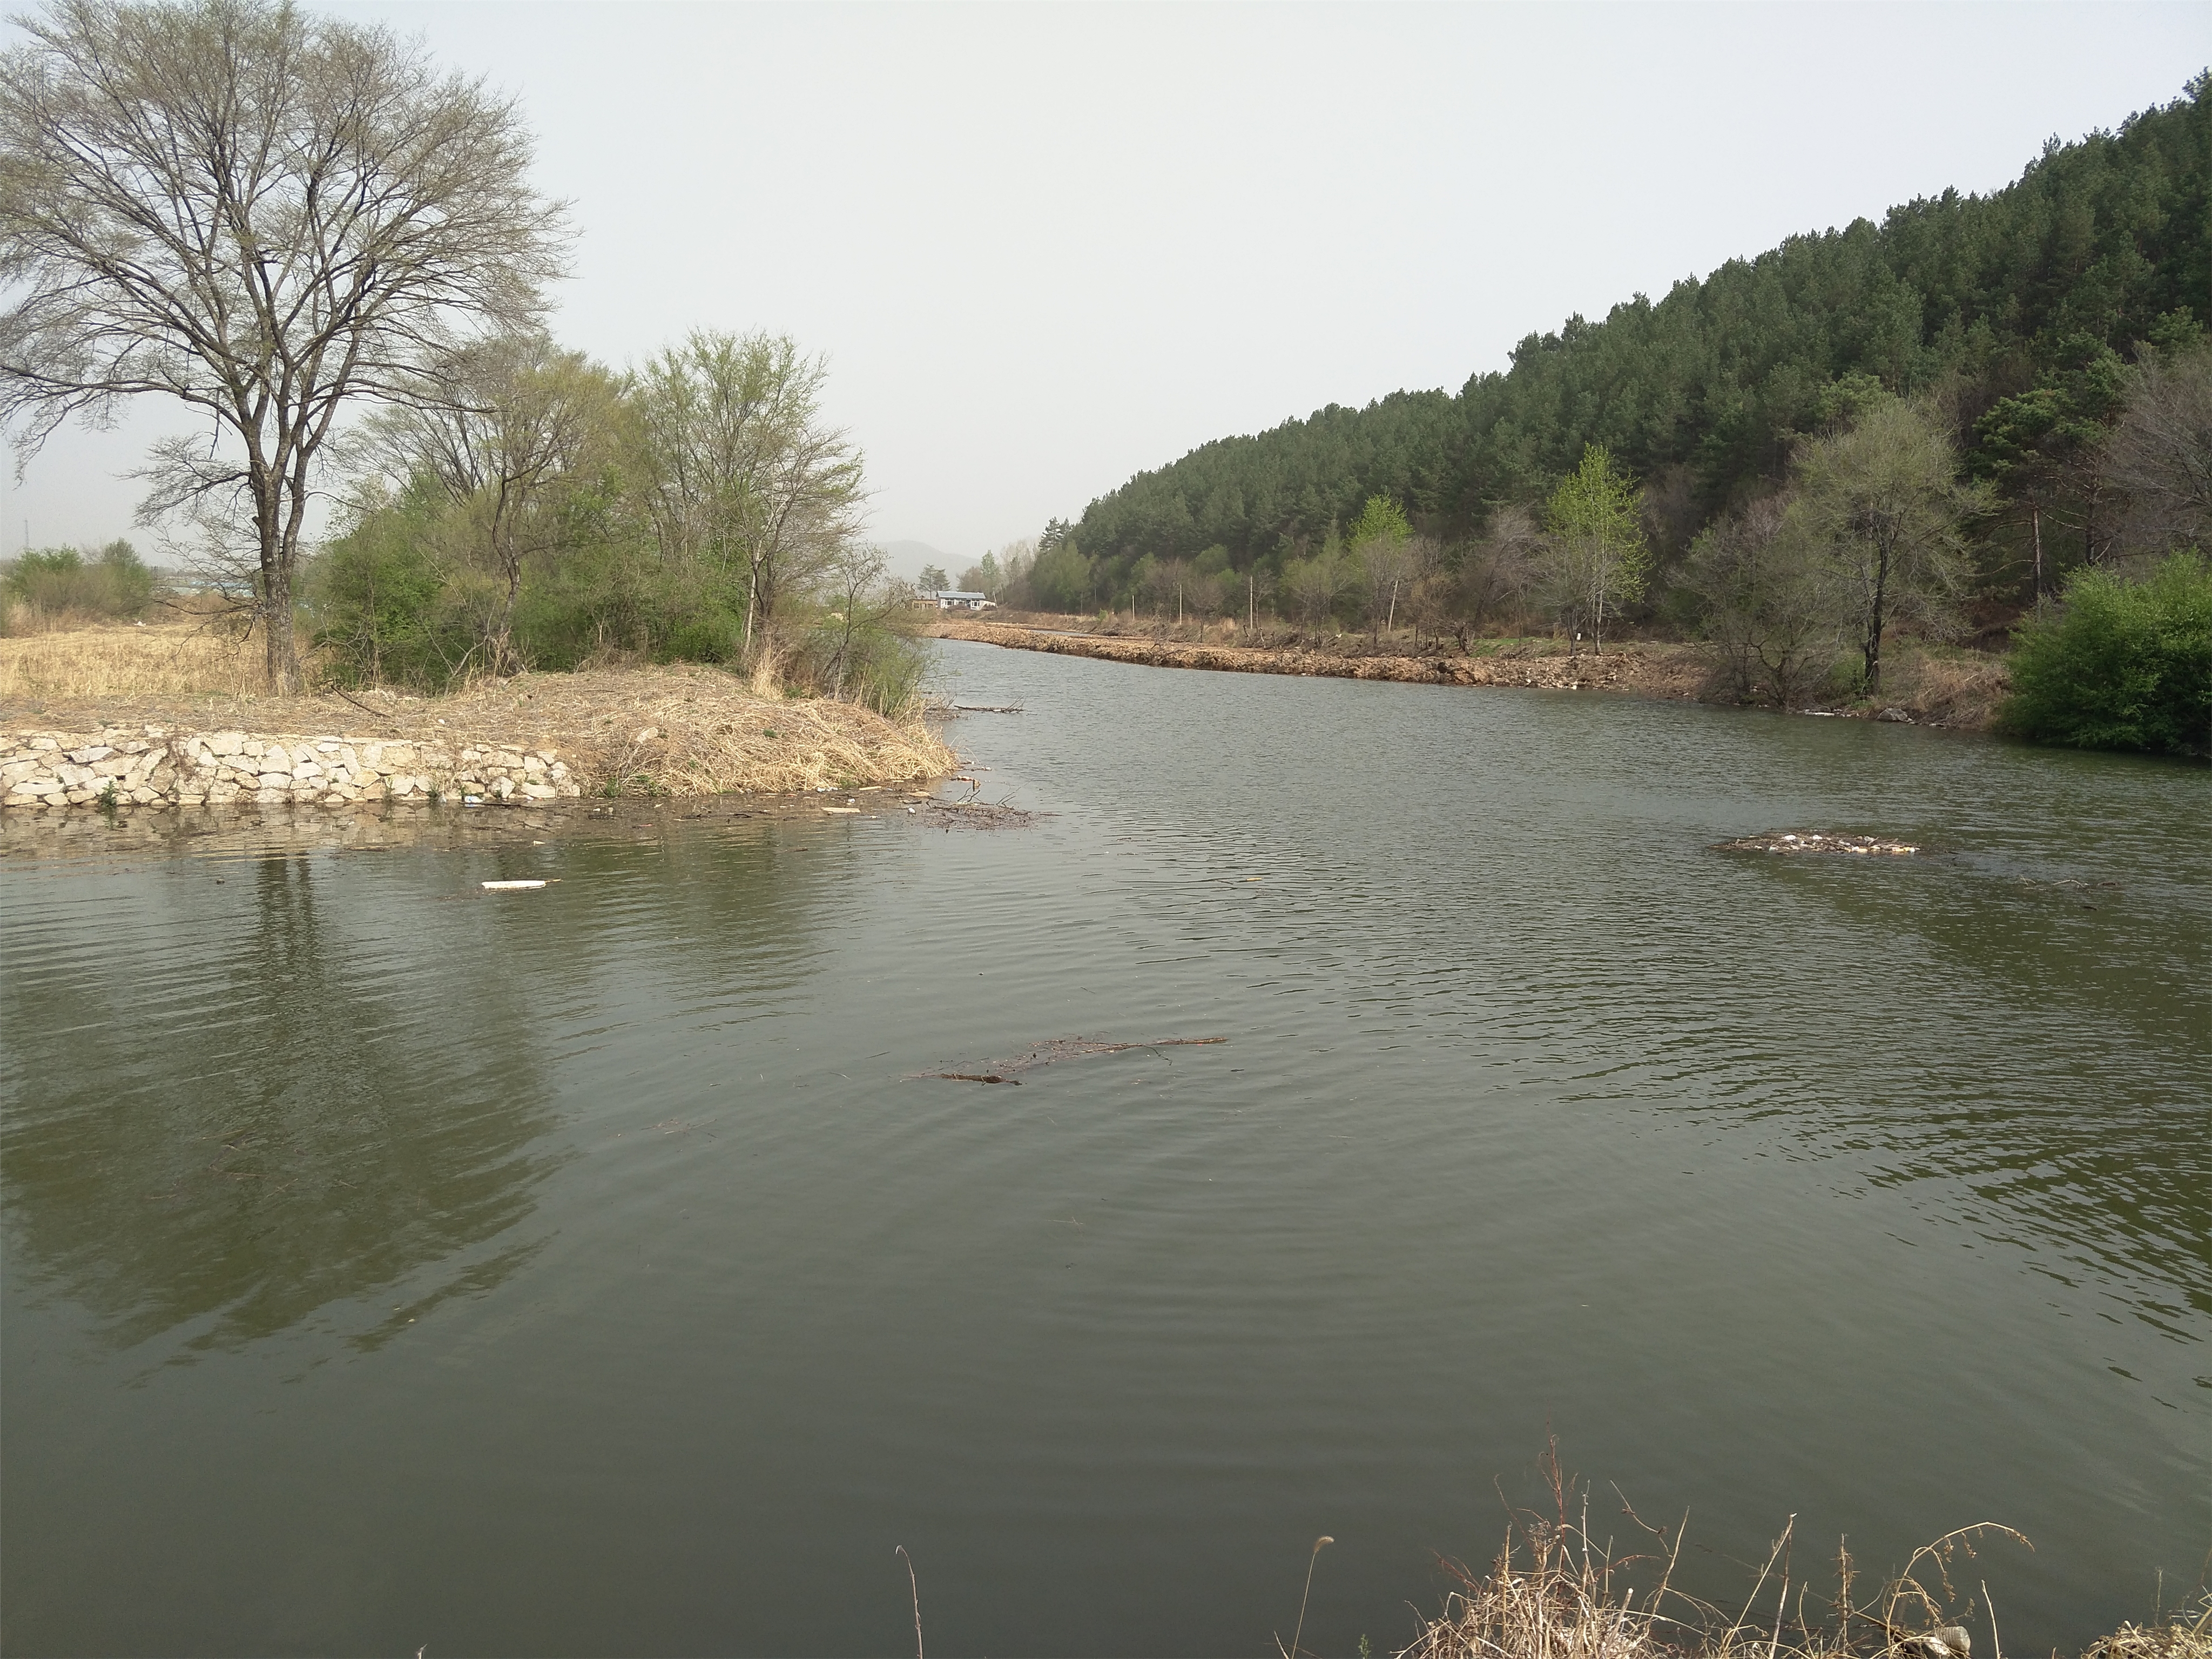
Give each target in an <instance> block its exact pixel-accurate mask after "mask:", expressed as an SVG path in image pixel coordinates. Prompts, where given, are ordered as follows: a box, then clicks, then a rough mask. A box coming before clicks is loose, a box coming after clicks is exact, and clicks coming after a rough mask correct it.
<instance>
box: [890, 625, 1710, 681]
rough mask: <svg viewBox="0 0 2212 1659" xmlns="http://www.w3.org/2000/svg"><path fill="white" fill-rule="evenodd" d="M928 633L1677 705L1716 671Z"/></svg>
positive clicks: (1505, 650) (1504, 648)
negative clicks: (1608, 694) (1619, 695)
mask: <svg viewBox="0 0 2212 1659" xmlns="http://www.w3.org/2000/svg"><path fill="white" fill-rule="evenodd" d="M924 631H925V632H927V633H928V634H930V635H933V637H935V638H938V639H951V640H977V641H982V642H983V643H984V644H987V645H1004V646H1012V647H1017V648H1018V649H1020V650H1024V651H1048V652H1052V653H1057V654H1059V655H1061V656H1068V657H1097V658H1102V659H1104V660H1106V661H1109V662H1128V663H1141V664H1144V665H1147V666H1149V667H1153V668H1212V669H1219V670H1223V671H1227V672H1230V673H1236V674H1297V675H1304V676H1309V677H1316V678H1325V679H1342V680H1400V681H1406V682H1409V683H1412V684H1423V685H1519V686H1542V687H1546V688H1547V689H1549V690H1555V691H1622V692H1627V693H1630V694H1632V695H1634V696H1644V697H1670V698H1674V699H1677V700H1680V699H1686V698H1693V697H1695V696H1698V694H1699V691H1700V690H1702V689H1703V688H1704V686H1705V682H1706V680H1707V678H1710V676H1711V669H1710V667H1709V666H1708V665H1706V664H1705V661H1704V659H1702V658H1700V657H1699V654H1698V653H1696V652H1695V651H1693V650H1692V649H1691V648H1690V647H1687V646H1679V645H1647V644H1642V643H1632V644H1630V645H1626V646H1616V647H1613V648H1611V649H1609V650H1608V651H1607V652H1606V653H1605V654H1604V655H1603V656H1601V657H1600V656H1592V655H1591V654H1589V653H1588V652H1585V653H1583V654H1582V655H1581V656H1579V657H1570V656H1567V655H1565V653H1554V652H1551V651H1547V650H1544V649H1542V648H1541V647H1537V646H1535V645H1533V644H1531V643H1530V642H1528V641H1513V642H1510V643H1507V644H1504V645H1501V646H1500V647H1498V649H1496V650H1494V651H1490V652H1485V651H1483V650H1482V649H1481V647H1480V644H1478V646H1477V647H1476V650H1475V652H1474V653H1471V654H1469V655H1466V656H1462V655H1461V654H1460V653H1459V652H1458V651H1457V650H1456V649H1451V650H1438V651H1436V652H1433V653H1422V654H1421V655H1419V656H1402V657H1399V656H1379V655H1378V656H1357V657H1355V656H1338V655H1334V654H1331V653H1327V652H1322V651H1310V650H1305V649H1303V648H1298V647H1291V648H1287V649H1284V648H1267V647H1254V646H1243V645H1211V644H1209V645H1198V644H1190V643H1184V642H1182V641H1168V640H1158V639H1147V638H1145V637H1143V636H1141V635H1139V636H1137V637H1127V636H1117V635H1097V634H1075V633H1063V632H1057V631H1046V630H1042V629H1034V628H1026V627H1023V626H1021V625H1020V624H1018V623H992V622H970V621H968V620H966V619H964V618H962V619H952V620H947V621H943V622H939V623H932V624H931V625H930V626H929V627H928V628H927V629H925V630H924Z"/></svg>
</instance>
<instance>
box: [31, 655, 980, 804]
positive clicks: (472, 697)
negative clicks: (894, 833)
mask: <svg viewBox="0 0 2212 1659" xmlns="http://www.w3.org/2000/svg"><path fill="white" fill-rule="evenodd" d="M118 636H119V637H118ZM202 657H209V661H208V662H207V663H204V664H203V663H201V662H200V661H199V659H200V658H202ZM49 664H52V665H57V666H58V665H67V667H68V670H69V671H68V672H66V673H63V672H58V671H53V670H52V669H50V668H48V667H47V665H49ZM157 670H158V671H157ZM0 739H4V741H0V748H5V749H6V750H8V751H9V753H10V755H11V756H12V757H14V758H13V759H12V761H11V763H10V765H9V772H11V773H20V774H21V775H17V776H11V777H9V779H7V780H6V781H5V783H4V786H0V798H4V799H6V800H7V801H8V802H9V804H10V805H46V806H57V805H88V804H92V803H93V802H94V801H96V800H97V799H99V798H100V797H101V796H103V795H106V796H107V797H109V798H110V799H116V798H118V797H119V798H122V799H131V798H132V797H133V796H134V794H136V793H142V792H143V793H150V794H151V795H152V796H153V797H154V799H151V800H141V801H139V802H138V804H139V805H153V804H160V805H179V804H185V803H186V802H187V801H189V800H190V799H192V798H193V797H195V796H197V799H199V800H201V801H205V800H208V799H213V798H214V796H215V795H216V794H220V795H221V797H222V799H264V796H263V793H262V792H263V791H264V790H266V791H269V792H270V793H269V794H268V795H267V796H266V799H270V800H274V799H278V798H279V797H280V796H281V797H282V798H284V799H294V800H305V799H315V800H322V799H325V797H328V798H329V799H331V800H334V801H343V800H348V799H361V798H363V797H364V796H368V797H374V798H380V797H381V796H382V795H383V794H385V793H388V792H390V790H391V787H392V781H393V779H395V778H402V779H405V780H408V781H410V787H409V788H408V789H407V790H405V791H404V792H401V793H398V794H397V795H396V796H395V797H394V798H396V799H412V798H415V797H417V796H420V797H422V798H425V799H427V798H428V796H429V795H430V794H431V793H433V792H435V793H438V794H439V795H440V796H441V797H443V796H445V795H447V794H453V795H456V796H459V795H464V794H467V793H485V794H487V795H489V793H492V791H493V790H494V789H495V787H496V784H497V781H498V780H497V776H496V775H507V776H508V777H510V779H511V781H512V784H513V789H512V793H514V794H516V795H520V793H521V792H522V787H523V785H524V783H525V782H526V781H528V782H531V783H532V784H533V785H535V786H537V787H555V788H557V789H559V790H560V792H561V793H564V794H565V793H568V791H569V789H570V788H573V789H574V790H576V791H578V792H580V793H582V794H584V795H586V796H604V795H606V794H609V793H612V794H618V795H685V796H688V795H708V794H719V793H726V792H729V791H732V790H744V791H751V792H763V793H765V792H783V791H792V790H810V791H811V790H815V789H819V788H822V787H859V786H861V785H871V784H888V783H903V782H908V781H916V780H920V779H924V778H934V777H940V776H943V775H945V774H948V773H950V772H952V771H955V770H957V767H958V757H957V756H956V755H955V754H954V753H953V751H952V750H951V749H950V748H949V747H947V746H946V745H945V743H944V742H943V741H942V740H941V739H940V738H939V737H938V736H937V735H936V734H935V733H934V732H932V731H931V730H930V729H929V728H928V727H927V726H923V725H922V724H921V723H920V722H919V721H915V722H900V721H895V720H887V719H885V718H884V717H883V716H881V715H879V714H874V713H872V712H871V711H870V710H868V709H866V708H856V707H854V706H853V705H851V704H849V703H842V702H829V701H824V700H820V699H804V700H789V699H785V698H781V697H774V696H759V695H757V694H756V693H755V692H753V691H752V690H750V689H749V688H748V687H747V686H745V685H744V684H743V683H742V682H740V681H738V679H736V678H733V677H732V676H731V675H729V674H727V673H725V672H723V671H720V670H719V669H714V668H706V667H693V666H675V667H664V668H641V669H623V670H605V671H591V672H586V673H579V674H526V675H520V676H518V677H516V678H513V679H508V680H498V681H488V682H484V683H482V684H478V685H477V686H475V687H473V688H471V690H467V691H465V692H462V693H459V694H457V695H455V696H445V697H420V696H407V695H404V694H400V693H393V692H387V691H363V692H356V693H350V694H349V693H340V692H328V693H325V694H323V695H320V696H300V697H271V696H258V695H254V694H252V692H250V691H247V690H241V689H240V680H239V678H237V677H236V676H235V675H234V674H233V673H232V672H231V671H230V669H229V668H228V667H227V666H226V665H224V664H222V663H220V662H217V661H216V659H214V658H213V657H212V656H210V653H209V648H208V647H207V645H206V642H205V641H204V638H203V637H201V636H198V635H194V634H192V633H191V631H190V630H185V629H133V630H129V631H128V632H127V633H125V631H124V630H102V631H101V632H100V633H99V634H97V635H95V634H91V633H88V634H87V635H73V636H60V635H49V636H44V637H43V638H41V639H39V640H31V641H17V640H9V641H0ZM249 745H250V746H251V747H250V748H249ZM325 745H331V746H330V747H325ZM280 748H281V749H282V750H283V751H284V757H285V759H284V764H283V766H281V767H280V766H278V765H277V764H276V750H277V749H280ZM94 750H111V751H114V752H112V753H108V754H99V755H94V754H93V752H92V751H94ZM157 750H158V751H160V752H158V753H157V752H155V751H157ZM303 751H304V752H303ZM34 755H36V756H44V757H47V758H46V760H44V761H40V762H39V763H37V764H36V765H35V766H32V769H30V770H24V769H23V768H25V767H26V766H31V765H32V757H33V756H34ZM73 755H74V756H88V757H90V758H88V759H82V760H78V759H71V758H70V757H71V756H73ZM118 756H119V757H123V758H121V759H118ZM164 756H166V757H167V759H166V762H165V761H164V759H163V757H164ZM149 757H150V758H149ZM247 760H251V761H252V762H254V763H256V764H255V766H254V768H253V769H252V776H253V780H254V781H253V782H252V784H251V785H250V786H249V785H247V784H246V781H245V780H246V767H245V764H244V763H245V762H246V761H247ZM533 761H535V762H536V763H538V764H536V765H534V766H533V765H532V764H531V763H532V762H533ZM334 762H335V763H334ZM263 763H265V764H263ZM131 764H135V765H136V766H137V770H138V772H139V773H142V774H143V775H138V776H133V777H132V778H131V781H130V783H129V785H128V787H122V786H121V783H120V778H121V776H122V775H119V774H118V775H115V776H111V775H110V774H112V773H114V771H115V769H116V767H118V765H119V766H123V767H124V769H125V774H127V773H128V772H129V770H130V765H131ZM64 766H68V767H70V768H72V769H73V770H71V771H70V772H69V773H67V774H64V773H63V772H62V770H61V768H62V767H64ZM556 766H557V767H558V768H559V769H561V771H562V774H563V775H562V776H561V777H560V778H559V780H558V781H557V783H549V782H547V781H546V780H545V777H544V775H548V774H550V772H551V771H552V769H554V768H555V767H556ZM103 769H104V770H103ZM157 774H159V775H160V778H159V782H158V783H157V782H156V781H155V777H156V775H157ZM280 775H282V777H280ZM264 778H266V779H268V780H270V781H268V782H266V783H264V782H262V781H261V780H262V779H264ZM284 778H289V782H284V781H283V779H284ZM280 782H281V783H282V787H281V788H280ZM472 782H473V783H474V784H476V785H477V788H474V789H472V788H471V783H472ZM111 783H115V784H117V785H118V787H115V788H113V789H110V788H109V787H107V786H108V785H109V784H111ZM78 797H82V799H77V798H78Z"/></svg>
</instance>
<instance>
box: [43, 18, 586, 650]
mask: <svg viewBox="0 0 2212 1659" xmlns="http://www.w3.org/2000/svg"><path fill="white" fill-rule="evenodd" d="M18 21H19V26H20V27H21V28H22V29H23V31H24V33H25V34H26V35H27V37H28V38H27V40H25V41H24V43H23V44H22V45H21V46H16V47H15V48H13V49H12V50H10V51H9V52H7V53H6V54H5V55H4V57H0V286H4V287H5V289H7V291H8V293H9V303H8V305H7V308H6V310H5V312H4V313H0V417H4V418H5V419H6V420H7V421H8V422H9V424H10V425H11V427H12V428H14V435H15V442H16V446H17V450H18V453H19V455H21V457H23V458H25V459H27V458H28V457H29V456H30V455H31V454H33V453H36V452H37V450H38V449H39V447H40V445H41V444H43V443H44V441H46V438H47V436H48V435H51V434H52V431H53V430H54V428H56V427H57V426H58V425H59V424H61V423H62V422H64V421H65V420H67V419H69V418H70V417H71V416H88V417H90V418H92V419H94V420H99V419H101V418H104V417H106V416H108V415H109V414H110V413H111V411H112V409H113V407H114V405H115V404H116V403H117V401H118V399H120V398H126V397H132V396H137V395H140V394H146V393H155V394H159V395H161V396H165V397H173V398H181V399H182V400H183V401H184V402H185V404H188V405H190V406H191V408H193V409H194V410H197V411H198V412H199V414H200V415H201V416H203V417H204V418H205V419H206V420H207V421H208V422H209V425H210V431H209V433H208V434H207V435H206V437H205V438H204V440H203V441H200V442H198V443H196V444H191V445H183V444H179V445H174V446H171V447H168V448H167V450H166V451H165V452H164V453H162V454H161V455H160V456H158V457H157V459H156V468H155V472H156V476H155V480H154V489H153V491H152V493H151V495H149V499H148V502H147V505H146V507H145V508H144V509H143V511H144V513H147V514H149V515H154V516H158V515H159V514H160V513H163V512H166V511H168V510H171V509H173V508H176V507H182V506H185V505H188V504H190V503H192V502H195V501H206V500H207V499H208V498H210V497H212V496H221V495H228V496H229V497H231V498H232V499H234V500H235V501H237V502H238V503H239V506H240V514H239V516H240V518H241V519H243V520H247V521H250V524H251V533H252V545H253V550H254V557H255V575H254V593H253V605H254V609H255V611H257V613H258V619H259V620H260V621H261V623H263V624H264V626H265V628H266V629H267V652H268V667H269V678H270V684H271V686H272V688H274V689H276V690H295V689H296V688H297V686H298V684H299V660H298V657H297V654H296V651H295V647H294V643H293V635H292V590H293V578H294V575H295V572H296V570H297V568H298V562H299V557H300V544H301V528H302V526H303V523H304V521H305V517H306V513H307V503H308V500H309V496H310V492H311V490H312V489H313V481H314V477H315V470H316V465H317V462H318V459H319V457H320V456H321V453H322V451H323V449H324V446H325V444H326V443H327V442H328V441H329V440H330V438H331V433H332V431H333V428H335V426H336V425H337V422H338V419H339V417H340V416H341V414H342V413H343V410H345V409H346V407H347V406H348V404H349V403H350V402H351V401H352V400H354V399H356V398H386V399H392V400H397V401H407V400H410V399H412V398H415V397H416V396H417V395H418V393H419V387H420V381H419V378H418V371H419V370H420V368H422V364H423V362H424V360H425V359H426V357H428V356H431V355H434V354H435V353H436V352H438V351H441V350H443V349H447V347H448V346H449V345H450V344H451V343H453V340H454V339H455V338H456V337H457V336H458V335H459V334H462V333H465V332H467V331H471V330H472V329H474V328H476V327H478V326H481V325H485V324H489V325H492V326H493V327H494V328H495V330H501V331H505V330H512V329H515V328H518V327H523V326H526V325H530V324H532V322H534V321H535V319H536V318H537V317H538V313H539V311H540V308H541V301H540V285H541V284H542V283H544V282H545V281H547V280H549V279H550V278H551V277H553V276H556V275H558V274H559V271H560V270H561V268H562V259H563V257H564V255H565V252H566V246H567V243H566V236H565V233H564V229H563V222H562V210H561V208H560V207H559V206H558V205H557V204H547V203H545V202H544V201H542V200H540V199H539V198H538V197H537V196H536V195H535V194H534V193H533V192H532V191H531V189H530V188H529V186H528V184H527V182H526V175H527V173H528V171H529V167H530V161H531V141H530V137H529V135H528V133H527V132H526V130H525V129H524V127H523V125H522V122H521V119H520V115H519V112H518V111H517V108H516V106H515V104H514V103H513V100H509V99H507V98H502V97H500V96H497V95H495V94H492V93H491V92H489V90H488V89H487V88H486V87H485V85H484V83H483V81H481V80H469V79H466V78H465V77H462V76H453V75H445V74H441V73H440V72H439V71H438V70H435V68H433V67H432V65H431V64H430V63H429V61H428V57H427V54H426V53H425V52H423V51H422V48H421V46H419V45H413V44H406V43H403V42H401V41H400V40H398V39H397V38H395V37H394V36H393V35H392V34H391V33H389V32H388V31H386V30H384V29H380V28H368V27H361V26H359V25H356V24H353V23H349V22H346V21H342V20H340V19H337V18H331V17H310V16H307V15H304V14H302V13H301V12H299V11H297V10H295V9H294V8H293V7H292V6H291V5H290V4H289V3H285V0H276V3H270V0H186V3H172V4H139V3H122V0H53V3H52V5H51V6H50V7H49V9H47V10H46V12H45V13H43V14H41V15H35V16H32V17H27V18H23V19H20V20H18Z"/></svg>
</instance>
